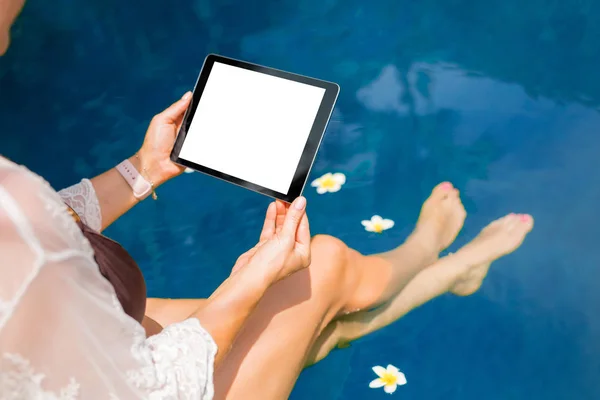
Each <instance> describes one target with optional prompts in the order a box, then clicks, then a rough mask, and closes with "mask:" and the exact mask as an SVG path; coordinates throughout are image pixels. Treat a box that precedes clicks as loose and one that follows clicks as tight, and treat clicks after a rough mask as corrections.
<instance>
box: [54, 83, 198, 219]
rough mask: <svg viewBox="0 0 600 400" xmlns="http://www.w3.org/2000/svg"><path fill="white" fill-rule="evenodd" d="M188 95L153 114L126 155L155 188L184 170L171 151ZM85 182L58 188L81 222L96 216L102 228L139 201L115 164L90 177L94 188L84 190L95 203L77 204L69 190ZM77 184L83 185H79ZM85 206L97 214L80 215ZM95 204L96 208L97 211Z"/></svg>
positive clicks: (186, 105) (77, 187)
mask: <svg viewBox="0 0 600 400" xmlns="http://www.w3.org/2000/svg"><path fill="white" fill-rule="evenodd" d="M191 97H192V96H191V93H189V92H188V93H186V94H185V95H184V96H183V97H182V98H181V99H180V100H179V101H177V102H175V103H174V104H173V105H171V106H170V107H169V108H167V109H166V110H165V111H163V112H162V113H160V114H158V115H156V116H155V117H154V118H153V119H152V121H151V123H150V126H149V127H148V131H147V132H146V137H145V138H144V144H143V145H142V147H141V149H140V150H139V151H138V152H137V153H136V155H133V156H131V157H129V161H130V162H131V163H132V164H133V166H134V167H135V168H136V169H137V170H138V172H139V173H140V174H141V175H142V176H143V177H144V178H145V179H146V180H147V181H149V182H150V183H151V184H153V187H154V189H156V188H157V187H159V186H160V185H162V184H163V183H164V182H166V181H168V180H169V179H171V178H174V177H175V176H177V175H179V174H181V172H183V170H184V168H183V167H181V166H179V165H176V164H174V163H173V162H172V161H171V159H170V155H171V150H173V145H174V144H175V138H176V136H177V132H178V131H179V127H180V126H181V122H182V121H183V117H184V115H185V111H186V110H187V107H188V105H189V101H190V99H191ZM86 184H88V182H85V181H84V182H82V183H80V184H78V185H75V186H73V187H71V188H68V189H66V190H64V191H61V196H62V197H63V199H65V202H66V203H67V204H69V206H71V208H73V209H74V210H75V211H76V212H77V213H78V214H80V217H81V218H82V219H83V220H84V222H87V220H88V219H90V220H94V221H96V220H98V219H99V222H98V224H97V225H99V226H98V227H96V226H92V227H93V228H94V229H97V230H99V231H102V230H104V229H105V228H106V227H108V226H109V225H110V224H112V223H113V222H114V221H116V220H117V219H118V218H119V217H120V216H121V215H123V214H125V213H126V212H127V211H129V209H131V208H132V207H133V206H134V205H136V204H137V203H138V202H139V200H138V199H137V198H136V197H135V196H134V195H133V191H132V190H131V187H130V186H129V185H128V184H127V182H126V181H125V179H123V177H122V176H121V174H120V173H119V172H118V171H117V170H116V169H115V168H111V169H110V170H108V171H106V172H105V173H103V174H101V175H98V176H97V177H95V178H93V179H91V184H92V187H93V189H92V190H89V189H87V192H89V194H88V195H89V196H94V195H95V196H96V198H95V199H93V198H92V199H88V200H87V201H88V202H89V203H90V204H94V205H95V206H94V207H83V208H82V207H76V206H74V204H71V203H72V201H70V200H69V199H70V198H72V197H73V196H71V195H70V194H71V193H72V192H74V191H75V192H81V191H83V190H86V188H85V185H86ZM79 185H82V186H81V187H79ZM94 192H95V193H94ZM94 200H95V201H94ZM88 208H89V209H90V212H93V213H94V214H97V215H94V216H93V218H86V215H81V212H82V211H83V212H85V213H87V209H88ZM97 208H99V211H98V210H97ZM88 225H89V224H88Z"/></svg>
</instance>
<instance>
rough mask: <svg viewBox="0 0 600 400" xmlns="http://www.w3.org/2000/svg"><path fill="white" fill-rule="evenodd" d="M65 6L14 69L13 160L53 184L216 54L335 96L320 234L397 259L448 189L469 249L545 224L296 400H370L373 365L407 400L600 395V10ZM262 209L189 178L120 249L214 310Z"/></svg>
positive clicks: (313, 381) (318, 216)
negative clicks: (395, 253) (335, 87)
mask: <svg viewBox="0 0 600 400" xmlns="http://www.w3.org/2000/svg"><path fill="white" fill-rule="evenodd" d="M66 3H67V2H65V1H63V0H61V1H59V2H51V3H47V2H46V3H45V2H33V1H32V2H30V3H29V4H28V5H27V6H26V8H25V11H24V15H23V18H21V20H20V21H19V23H18V26H17V27H16V28H15V30H14V39H15V40H14V47H13V48H12V49H11V50H10V52H9V54H8V55H7V57H6V58H3V59H2V60H1V61H0V88H1V89H0V132H2V134H1V135H0V152H2V153H3V154H5V155H7V156H9V157H11V158H14V159H15V160H16V161H20V162H23V163H25V164H27V165H29V166H30V167H31V168H32V169H33V170H34V171H37V172H41V173H42V174H43V175H44V176H46V177H47V178H48V179H49V180H50V181H51V182H52V183H53V184H55V185H56V186H59V187H62V186H66V185H68V184H71V183H72V182H73V181H75V180H77V179H80V178H81V177H83V176H89V175H92V174H94V173H97V172H99V171H101V170H103V169H105V168H109V167H111V166H113V165H115V164H116V163H117V162H118V161H120V160H121V159H122V158H124V157H126V156H129V155H130V154H131V152H132V150H133V149H135V148H136V147H137V146H138V145H139V141H140V139H141V137H142V134H143V132H144V130H145V128H146V126H147V122H148V120H149V118H150V117H151V116H152V114H153V113H155V112H157V111H159V110H161V109H162V108H163V107H164V106H165V105H167V104H169V103H170V102H171V101H172V100H174V99H177V98H179V96H181V94H182V93H184V92H185V91H186V90H187V89H189V87H190V85H192V84H193V82H194V80H195V78H196V75H197V72H198V69H199V66H200V65H201V63H202V60H203V58H204V56H205V55H206V53H208V52H217V53H222V54H226V55H229V56H233V57H237V58H243V59H247V60H250V61H254V62H258V63H263V64H268V65H271V66H274V67H277V68H282V69H288V70H292V71H295V72H298V73H303V74H307V75H314V76H318V77H321V78H324V79H329V80H332V81H335V82H337V83H339V84H340V85H341V89H342V90H341V93H340V98H339V101H338V107H337V109H336V111H335V113H334V116H333V118H332V122H331V123H330V126H329V130H328V133H327V136H326V138H325V140H324V142H323V144H322V148H321V151H320V153H319V156H318V158H317V160H316V163H315V165H314V167H313V171H312V175H311V178H310V180H311V181H312V180H314V179H315V178H317V177H319V176H321V175H323V174H324V173H326V172H330V171H334V172H342V173H344V174H345V175H346V177H347V181H346V183H345V184H344V186H343V188H342V189H341V190H340V191H339V192H337V193H329V194H327V195H324V196H318V195H316V193H314V190H313V191H310V190H309V191H307V193H306V194H307V196H308V199H309V204H310V210H309V213H310V215H311V227H312V229H313V232H314V233H333V234H335V235H337V236H339V237H342V238H343V239H344V240H346V241H347V242H348V243H349V244H350V245H352V246H355V247H357V248H358V249H359V250H361V251H363V252H367V253H370V252H375V251H381V250H386V249H389V248H391V247H392V246H395V245H397V244H398V243H399V242H400V241H401V240H402V239H403V237H404V234H405V233H406V232H408V231H410V229H412V226H413V224H414V222H415V221H414V218H415V216H416V215H417V212H418V207H419V206H420V204H421V202H422V200H423V199H424V198H425V197H426V196H427V194H428V192H429V191H430V189H431V187H433V185H435V184H436V183H438V182H440V181H442V180H451V181H452V182H453V183H454V184H455V185H456V186H457V187H459V188H460V189H461V193H462V196H463V199H464V203H465V205H466V207H467V211H468V212H469V217H468V219H467V223H466V225H465V228H464V229H463V232H462V234H461V236H460V237H459V238H458V240H457V244H456V245H457V246H458V245H460V244H462V243H464V242H465V241H466V240H468V239H470V238H471V237H472V236H473V235H474V234H475V233H476V232H478V231H479V229H480V228H481V227H482V226H484V225H485V224H487V223H488V222H489V221H490V220H491V219H494V218H496V217H498V216H500V215H502V214H505V213H507V212H511V211H515V212H530V213H532V214H533V215H534V216H535V217H536V228H535V230H534V232H533V233H532V234H531V235H530V237H529V238H528V240H527V242H526V244H525V246H524V247H523V248H521V249H520V250H519V251H518V252H517V253H515V254H514V255H512V256H511V257H509V258H507V259H506V260H502V261H501V262H499V263H497V265H495V266H494V268H493V269H492V270H491V272H490V275H489V277H488V279H487V280H486V282H485V283H484V286H483V288H482V290H481V291H480V292H479V293H477V294H475V295H473V296H471V297H469V298H467V299H456V298H452V297H444V298H442V299H439V301H435V302H433V303H431V304H429V305H426V306H424V307H422V308H421V309H419V310H416V311H415V312H413V313H411V314H410V315H408V316H407V317H405V318H403V319H402V320H400V321H399V322H397V323H396V324H395V325H393V326H391V327H389V328H387V329H385V330H383V331H381V332H378V333H377V334H375V335H373V336H370V337H367V338H365V339H364V340H362V341H359V342H358V343H356V344H353V345H352V346H351V347H350V348H348V349H344V350H343V351H339V352H334V354H332V355H331V356H330V357H329V358H328V359H326V360H325V361H324V362H323V363H321V364H319V365H317V366H316V367H314V368H311V369H309V370H308V371H306V372H305V373H304V374H303V375H302V377H301V380H300V383H299V385H298V387H297V388H296V390H295V391H294V393H293V395H292V399H294V400H302V399H312V398H322V399H342V398H343V399H355V398H360V399H363V398H371V397H370V396H373V395H374V394H373V393H372V392H370V391H369V389H368V379H369V378H370V376H369V375H368V374H369V371H370V370H369V369H370V367H371V366H372V365H380V364H382V363H386V365H387V363H392V364H394V365H398V366H399V367H402V369H403V371H404V372H406V374H407V376H410V377H411V382H410V384H408V385H406V386H403V387H402V388H401V390H402V395H403V396H406V397H412V398H426V399H440V398H450V399H454V398H461V399H465V400H470V399H482V398H483V399H489V400H505V399H527V398H532V399H538V398H539V399H542V398H543V399H549V400H554V399H556V400H564V399H597V398H600V384H598V379H597V378H598V371H600V341H598V338H599V337H600V317H598V316H599V315H600V293H599V292H598V291H597V290H596V288H597V287H598V286H597V285H598V284H600V283H599V282H600V277H599V276H598V275H599V274H598V272H597V271H598V270H597V268H598V266H599V265H600V256H599V255H598V252H597V251H596V250H595V249H596V247H597V244H596V242H597V240H598V238H600V228H598V227H599V226H600V225H598V224H597V223H595V221H600V212H599V211H598V206H597V205H598V204H600V179H599V178H598V173H597V171H598V167H597V159H598V154H600V135H599V134H598V127H600V115H599V113H598V107H599V105H600V77H599V76H598V73H597V68H598V65H600V41H598V40H597V38H598V37H600V36H599V35H600V23H598V21H599V20H600V3H599V2H597V1H592V0H583V1H578V2H574V1H561V2H548V1H546V0H530V1H527V2H523V1H517V0H490V1H485V2H481V1H480V2H476V1H471V0H452V1H448V0H423V1H417V2H415V1H407V0H401V1H391V0H390V1H387V0H386V1H379V2H370V3H365V2H362V1H359V0H346V1H340V0H325V1H322V0H319V1H318V0H300V1H291V0H284V1H279V2H268V1H263V2H258V3H256V2H235V1H232V0H226V1H217V0H194V1H192V2H189V3H188V4H187V5H186V4H179V5H178V6H177V7H170V6H166V4H167V3H165V2H161V1H158V0H149V1H146V2H145V3H144V7H143V9H142V8H134V6H127V7H123V6H122V4H121V3H118V2H115V1H110V0H109V1H100V0H90V1H88V2H85V3H78V4H77V5H69V6H67V5H66ZM65 7H67V8H68V10H67V9H66V8H65ZM62 8H65V10H62ZM58 10H61V11H60V12H59V11H58ZM63 11H64V12H63ZM33 94H35V95H33ZM32 116H35V118H33V117H32ZM42 133H43V134H42ZM31 143H36V146H37V147H36V148H44V149H47V150H48V152H47V154H39V152H33V151H31V148H32V147H31ZM54 154H67V155H71V156H70V157H60V158H54V157H53V155H54ZM311 189H312V188H311ZM189 199H194V201H193V202H191V201H190V200H189ZM332 199H333V200H332ZM265 203H266V200H265V199H263V198H262V197H260V196H257V195H255V194H252V193H247V192H245V191H243V190H242V189H238V188H234V187H231V186H229V185H226V184H224V183H221V182H218V181H216V180H212V179H210V178H206V177H204V176H202V175H201V174H185V175H184V176H182V177H180V178H179V179H178V180H176V181H174V182H173V183H169V184H168V185H166V186H165V187H164V188H161V200H160V201H159V202H155V203H154V202H152V203H144V204H142V205H141V206H139V207H138V208H137V209H136V210H134V211H133V212H132V213H131V214H130V215H128V216H126V217H125V218H124V219H123V220H121V221H119V224H117V225H115V226H114V227H112V228H111V231H110V232H109V233H110V234H112V235H114V236H115V237H116V238H117V239H120V240H121V241H122V242H123V243H124V244H125V246H126V247H127V248H128V249H129V250H131V251H132V252H133V254H134V255H135V256H136V258H137V259H138V260H139V261H140V262H141V264H142V266H143V268H144V269H145V274H146V276H147V278H148V287H149V290H150V294H151V295H162V296H206V295H207V294H208V293H210V290H211V289H212V288H213V287H214V286H215V285H216V284H217V283H218V282H220V281H221V280H222V279H223V278H224V277H226V276H227V275H228V273H229V269H230V266H231V265H232V263H233V261H234V260H235V258H236V257H237V255H238V254H240V253H241V252H242V251H244V250H245V249H246V248H247V247H248V246H249V245H252V244H253V242H254V240H255V238H256V232H257V230H258V229H259V225H260V222H261V221H260V215H261V213H262V209H263V207H264V205H265ZM376 214H377V215H383V216H385V217H386V218H390V219H391V220H393V221H395V226H394V228H393V229H390V230H388V231H385V232H384V233H382V234H381V235H374V236H376V238H370V237H369V238H366V237H365V235H366V232H365V231H364V227H363V226H361V224H360V221H361V220H364V219H368V218H369V217H370V216H372V215H376ZM225 243H226V244H227V247H225V246H224V244H225ZM451 250H452V249H451ZM399 390H400V389H399ZM396 395H400V394H396Z"/></svg>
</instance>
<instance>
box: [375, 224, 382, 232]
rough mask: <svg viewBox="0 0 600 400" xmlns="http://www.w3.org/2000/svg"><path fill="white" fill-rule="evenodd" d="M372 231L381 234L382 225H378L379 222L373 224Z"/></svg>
mask: <svg viewBox="0 0 600 400" xmlns="http://www.w3.org/2000/svg"><path fill="white" fill-rule="evenodd" d="M373 230H374V231H375V232H377V233H381V232H383V225H382V224H380V223H379V222H376V223H374V224H373Z"/></svg>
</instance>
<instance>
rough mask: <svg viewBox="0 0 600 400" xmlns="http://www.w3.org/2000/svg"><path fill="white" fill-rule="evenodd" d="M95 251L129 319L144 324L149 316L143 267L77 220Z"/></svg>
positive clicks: (121, 248)
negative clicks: (146, 316)
mask: <svg viewBox="0 0 600 400" xmlns="http://www.w3.org/2000/svg"><path fill="white" fill-rule="evenodd" d="M75 220H76V222H77V224H78V225H79V227H80V228H81V232H82V233H83V235H84V236H85V237H86V238H87V240H89V242H90V244H91V245H92V248H93V249H94V257H95V258H96V262H97V263H98V266H99V267H100V272H101V273H102V275H103V276H104V277H105V278H106V279H107V280H108V281H109V282H110V283H111V285H112V286H113V288H114V289H115V292H116V294H117V298H118V299H119V302H120V303H121V306H122V307H123V310H124V311H125V313H126V314H127V315H129V316H130V317H132V318H133V319H135V320H136V321H138V322H139V323H141V322H142V320H143V319H144V314H145V312H146V282H145V281H144V276H143V275H142V271H141V270H140V268H139V266H138V265H137V263H136V262H135V260H134V259H133V258H132V257H131V256H130V255H129V253H128V252H127V250H125V249H124V248H123V247H122V246H121V245H120V244H119V243H117V242H115V241H114V240H112V239H109V238H107V237H106V236H104V235H102V234H100V233H98V232H96V231H94V230H93V229H91V228H89V227H88V226H87V225H85V224H84V223H83V222H81V220H80V219H79V218H75Z"/></svg>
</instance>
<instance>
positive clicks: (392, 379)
mask: <svg viewBox="0 0 600 400" xmlns="http://www.w3.org/2000/svg"><path fill="white" fill-rule="evenodd" d="M379 379H381V381H382V382H383V383H385V386H387V385H393V384H395V383H396V381H397V380H398V378H397V377H396V375H394V374H391V373H389V372H384V373H383V374H382V375H381V377H379Z"/></svg>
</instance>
